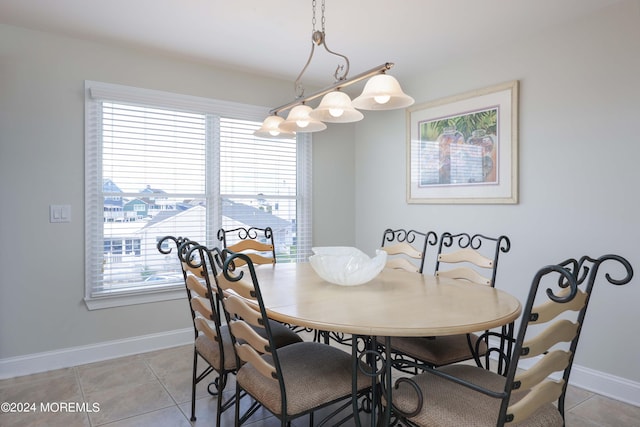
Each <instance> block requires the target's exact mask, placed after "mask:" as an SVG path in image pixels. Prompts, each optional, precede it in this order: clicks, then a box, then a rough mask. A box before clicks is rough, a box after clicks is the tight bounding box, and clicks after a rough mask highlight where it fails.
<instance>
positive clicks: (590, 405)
mask: <svg viewBox="0 0 640 427" xmlns="http://www.w3.org/2000/svg"><path fill="white" fill-rule="evenodd" d="M569 413H570V414H571V416H575V417H579V418H580V419H584V420H589V421H590V422H593V423H596V424H597V425H598V426H600V427H638V425H640V422H639V420H640V408H639V407H636V406H633V405H628V404H625V403H622V402H619V401H616V400H612V399H607V398H606V397H603V396H599V395H595V396H593V397H591V398H589V399H587V400H586V401H584V402H583V403H581V404H579V405H577V406H576V407H574V408H572V409H571V410H570V411H569ZM576 425H578V424H576Z"/></svg>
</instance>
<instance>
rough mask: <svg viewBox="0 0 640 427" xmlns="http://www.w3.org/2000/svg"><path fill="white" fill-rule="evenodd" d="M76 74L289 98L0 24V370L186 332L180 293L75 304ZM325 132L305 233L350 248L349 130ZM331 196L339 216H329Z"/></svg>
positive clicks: (80, 281) (241, 97)
mask: <svg viewBox="0 0 640 427" xmlns="http://www.w3.org/2000/svg"><path fill="white" fill-rule="evenodd" d="M84 80H95V81H103V82H108V83H117V84H123V85H130V86H137V87H142V88H148V89H156V90H164V91H169V92H178V93H182V94H187V95H194V96H201V97H209V98H215V99H223V100H231V101H236V102H243V103H248V104H254V105H264V106H273V105H279V104H281V103H283V102H286V101H289V100H290V99H291V98H292V97H293V96H294V93H293V90H292V87H291V82H289V81H277V80H273V79H267V78H263V77H260V76H256V75H249V74H244V73H242V72H239V71H237V70H236V71H225V70H222V69H217V68H213V67H211V66H206V65H205V64H198V63H188V62H184V61H180V60H176V59H175V58H169V57H164V56H161V55H158V54H156V53H153V52H148V51H140V50H134V49H125V48H122V47H115V46H106V45H101V44H96V43H92V42H87V41H81V40H75V39H71V38H64V37H58V36H53V35H50V34H45V33H38V32H34V31H29V30H24V29H19V28H15V27H9V26H3V25H0V203H1V205H2V210H1V212H0V236H1V241H0V250H1V253H0V378H1V377H3V376H12V372H3V367H8V368H7V370H8V369H12V367H14V366H16V365H20V366H24V369H27V370H28V369H30V366H36V368H38V369H39V368H42V367H44V368H46V367H47V366H48V365H47V363H49V362H48V360H51V359H55V363H54V365H55V364H56V363H57V364H65V363H73V362H74V361H82V358H83V357H86V358H91V357H101V356H102V357H108V356H109V355H112V354H114V353H117V352H118V351H120V350H113V349H110V348H109V346H111V347H117V348H118V349H124V350H123V351H137V350H140V351H143V350H144V345H146V344H140V343H138V344H135V345H130V343H129V341H127V340H129V339H134V340H135V339H136V337H140V336H144V337H147V338H148V339H147V340H146V341H144V342H147V343H149V342H151V343H155V344H158V343H160V344H159V345H161V343H163V342H175V339H176V337H175V336H174V335H171V334H170V332H172V331H181V330H184V331H185V334H183V335H182V336H184V337H186V339H187V342H188V340H192V339H193V338H192V333H191V334H190V333H189V330H188V328H189V327H190V323H191V321H190V318H189V312H188V309H187V305H186V302H185V301H184V300H174V301H167V302H161V303H153V304H144V305H136V306H128V307H120V308H112V309H103V310H94V311H88V310H87V308H86V306H85V304H84V302H83V297H84V265H83V263H84V94H83V87H84ZM344 132H346V133H344ZM332 135H333V130H330V131H328V132H325V134H324V135H323V136H322V137H320V138H318V143H317V144H314V150H313V156H314V157H315V158H316V159H317V162H320V164H318V165H315V166H314V176H313V178H314V181H315V185H314V198H315V200H314V206H315V209H316V210H315V211H314V214H313V216H314V218H315V219H316V222H315V223H314V232H315V233H316V235H318V236H325V238H326V239H328V240H327V242H329V241H331V242H333V241H334V238H335V239H344V240H342V241H343V243H350V244H353V241H354V239H355V238H354V235H355V232H354V227H353V217H354V214H353V209H354V204H353V196H352V194H353V180H354V178H353V163H354V148H353V127H351V128H350V130H349V129H347V130H346V131H345V130H337V131H336V134H335V136H332ZM342 139H345V140H346V141H347V142H346V143H344V142H343V141H341V140H342ZM336 202H338V204H339V205H341V208H342V212H344V217H345V218H346V220H345V221H341V222H335V221H332V218H331V217H330V216H329V215H328V213H331V212H332V208H331V206H332V205H333V204H334V203H336ZM50 204H70V205H71V211H72V212H71V218H72V220H71V223H68V224H50V223H49V205H50ZM325 229H326V230H327V231H326V232H325ZM320 242H322V238H321V239H320ZM165 333H167V334H169V337H167V341H163V339H164V338H163V336H162V335H163V334H165ZM178 339H179V337H178ZM105 342H106V343H112V344H113V345H111V344H104V343H105ZM141 347H142V348H141ZM69 349H71V350H69ZM75 350H77V351H75ZM78 353H82V354H83V355H80V356H78ZM30 358H32V359H34V360H37V361H38V362H34V363H33V364H31V365H29V360H30ZM3 361H4V362H6V363H4V364H3V363H2V362H3ZM22 362H24V363H22ZM51 367H55V366H51ZM20 373H25V372H13V374H15V375H17V374H20Z"/></svg>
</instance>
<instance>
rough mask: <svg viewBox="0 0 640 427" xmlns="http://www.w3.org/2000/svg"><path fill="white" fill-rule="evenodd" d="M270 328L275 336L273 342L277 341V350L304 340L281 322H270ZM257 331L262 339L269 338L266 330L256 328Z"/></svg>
mask: <svg viewBox="0 0 640 427" xmlns="http://www.w3.org/2000/svg"><path fill="white" fill-rule="evenodd" d="M269 326H270V328H271V334H272V335H273V340H274V341H275V343H276V347H277V348H280V347H284V346H287V345H289V344H293V343H297V342H302V338H301V337H300V335H298V334H297V333H295V332H293V331H292V330H291V328H289V327H287V326H285V325H283V324H282V323H280V322H276V321H275V320H269ZM255 331H256V332H257V333H258V334H260V335H261V336H262V337H264V338H266V337H267V336H266V334H265V329H264V328H255Z"/></svg>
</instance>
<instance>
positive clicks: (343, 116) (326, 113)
mask: <svg viewBox="0 0 640 427" xmlns="http://www.w3.org/2000/svg"><path fill="white" fill-rule="evenodd" d="M309 116H311V117H312V118H314V119H317V120H321V121H323V122H328V123H350V122H357V121H359V120H362V119H363V118H364V114H362V113H361V112H360V111H358V110H356V109H355V108H353V105H351V98H349V95H347V94H346V93H344V92H339V91H333V92H329V93H328V94H326V95H325V96H324V97H323V98H322V101H320V105H318V107H317V108H316V109H315V110H313V111H311V112H310V113H309Z"/></svg>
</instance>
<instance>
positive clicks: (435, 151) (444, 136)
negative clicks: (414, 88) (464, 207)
mask: <svg viewBox="0 0 640 427" xmlns="http://www.w3.org/2000/svg"><path fill="white" fill-rule="evenodd" d="M407 136H408V137H407V202H408V203H518V81H517V80H515V81H512V82H508V83H504V84H500V85H496V86H492V87H488V88H485V89H481V90H477V91H473V92H469V93H464V94H460V95H457V96H452V97H449V98H444V99H440V100H437V101H433V102H429V103H426V104H421V105H416V106H412V107H411V108H408V109H407Z"/></svg>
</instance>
